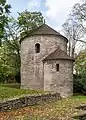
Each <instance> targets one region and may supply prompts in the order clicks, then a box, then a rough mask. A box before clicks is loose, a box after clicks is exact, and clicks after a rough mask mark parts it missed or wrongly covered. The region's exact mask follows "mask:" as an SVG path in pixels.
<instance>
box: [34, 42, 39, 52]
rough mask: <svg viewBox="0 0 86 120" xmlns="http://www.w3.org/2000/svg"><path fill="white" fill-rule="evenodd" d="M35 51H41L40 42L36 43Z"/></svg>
mask: <svg viewBox="0 0 86 120" xmlns="http://www.w3.org/2000/svg"><path fill="white" fill-rule="evenodd" d="M35 51H36V53H40V44H39V43H37V44H35Z"/></svg>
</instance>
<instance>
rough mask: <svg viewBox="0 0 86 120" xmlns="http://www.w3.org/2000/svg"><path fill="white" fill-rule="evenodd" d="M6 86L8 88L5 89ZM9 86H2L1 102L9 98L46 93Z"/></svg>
mask: <svg viewBox="0 0 86 120" xmlns="http://www.w3.org/2000/svg"><path fill="white" fill-rule="evenodd" d="M5 86H6V87H5ZM7 86H8V85H0V100H1V101H3V100H6V99H9V98H14V97H19V96H23V95H27V94H39V93H44V92H43V91H41V90H26V89H17V88H11V87H12V85H11V87H7Z"/></svg>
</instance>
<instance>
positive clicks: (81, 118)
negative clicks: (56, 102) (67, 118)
mask: <svg viewBox="0 0 86 120" xmlns="http://www.w3.org/2000/svg"><path fill="white" fill-rule="evenodd" d="M76 109H81V110H86V105H83V106H79V107H76ZM73 118H74V119H75V120H86V113H82V115H78V116H74V117H73Z"/></svg>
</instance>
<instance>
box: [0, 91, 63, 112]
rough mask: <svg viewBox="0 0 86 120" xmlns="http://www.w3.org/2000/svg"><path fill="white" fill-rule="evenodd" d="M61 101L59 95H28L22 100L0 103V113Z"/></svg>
mask: <svg viewBox="0 0 86 120" xmlns="http://www.w3.org/2000/svg"><path fill="white" fill-rule="evenodd" d="M59 99H61V96H60V94H59V93H47V94H41V95H30V96H25V97H22V98H18V99H14V100H9V101H6V102H4V103H0V111H10V110H11V109H18V108H22V107H26V106H31V105H39V104H41V103H43V102H48V101H54V100H59Z"/></svg>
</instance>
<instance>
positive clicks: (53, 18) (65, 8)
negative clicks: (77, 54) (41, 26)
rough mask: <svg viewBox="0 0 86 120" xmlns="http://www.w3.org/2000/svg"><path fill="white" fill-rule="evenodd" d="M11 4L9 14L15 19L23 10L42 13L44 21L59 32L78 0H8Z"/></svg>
mask: <svg viewBox="0 0 86 120" xmlns="http://www.w3.org/2000/svg"><path fill="white" fill-rule="evenodd" d="M7 2H8V4H11V6H12V8H11V14H12V16H14V17H15V18H17V16H18V13H17V12H22V11H24V10H26V9H27V10H28V11H40V12H42V14H43V16H44V18H45V21H46V23H47V24H48V25H50V26H51V27H53V28H54V29H55V30H57V31H60V29H61V25H62V24H63V23H64V22H65V21H66V19H67V18H68V14H69V13H70V11H71V9H72V7H73V5H74V4H76V3H77V2H80V0H8V1H7Z"/></svg>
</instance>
